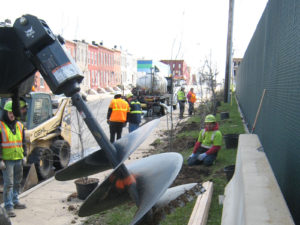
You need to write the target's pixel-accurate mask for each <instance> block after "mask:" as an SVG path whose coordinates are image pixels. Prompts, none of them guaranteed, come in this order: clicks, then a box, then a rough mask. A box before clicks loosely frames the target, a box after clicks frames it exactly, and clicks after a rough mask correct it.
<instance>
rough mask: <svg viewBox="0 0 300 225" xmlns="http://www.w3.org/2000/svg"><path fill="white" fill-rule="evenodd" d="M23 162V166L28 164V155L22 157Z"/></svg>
mask: <svg viewBox="0 0 300 225" xmlns="http://www.w3.org/2000/svg"><path fill="white" fill-rule="evenodd" d="M22 164H23V166H24V165H27V158H26V157H24V158H23V159H22Z"/></svg>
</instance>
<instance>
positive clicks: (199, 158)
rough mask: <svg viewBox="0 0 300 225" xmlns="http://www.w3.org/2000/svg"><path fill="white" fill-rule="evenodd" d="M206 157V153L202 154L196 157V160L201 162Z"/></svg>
mask: <svg viewBox="0 0 300 225" xmlns="http://www.w3.org/2000/svg"><path fill="white" fill-rule="evenodd" d="M206 156H207V154H206V153H202V154H200V155H199V156H198V160H200V161H202V160H203V159H204V158H205V157H206Z"/></svg>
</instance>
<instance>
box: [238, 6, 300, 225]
mask: <svg viewBox="0 0 300 225" xmlns="http://www.w3.org/2000/svg"><path fill="white" fill-rule="evenodd" d="M236 81H237V89H236V94H237V98H238V101H239V104H240V108H241V110H242V112H243V114H244V116H245V120H246V122H247V126H248V128H249V130H252V128H253V125H254V121H255V117H256V113H257V110H258V107H259V103H260V100H261V97H262V94H263V91H264V89H265V90H266V92H265V96H264V99H263V102H262V107H261V111H260V114H259V117H258V120H257V123H256V127H255V130H254V132H253V133H255V134H258V136H259V138H260V141H261V143H262V145H263V147H264V151H265V152H266V155H267V157H268V160H269V162H270V164H271V166H272V169H273V171H274V174H275V176H276V179H277V181H278V183H279V185H280V188H281V191H282V192H283V195H284V197H285V200H286V202H287V204H288V207H289V209H290V211H291V213H292V216H293V218H294V221H295V223H296V224H300V1H299V0H269V2H268V4H267V6H266V9H265V11H264V13H263V15H262V17H261V19H260V22H259V24H258V25H257V28H256V31H255V33H254V35H253V37H252V39H251V41H250V43H249V46H248V48H247V51H246V53H245V55H244V58H243V61H242V63H241V65H240V67H239V70H238V74H237V79H236Z"/></svg>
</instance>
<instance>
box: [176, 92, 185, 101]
mask: <svg viewBox="0 0 300 225" xmlns="http://www.w3.org/2000/svg"><path fill="white" fill-rule="evenodd" d="M177 98H178V101H185V100H186V97H185V94H184V92H183V91H178V92H177Z"/></svg>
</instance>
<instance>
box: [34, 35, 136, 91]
mask: <svg viewBox="0 0 300 225" xmlns="http://www.w3.org/2000/svg"><path fill="white" fill-rule="evenodd" d="M65 47H66V48H67V50H68V52H69V53H70V54H71V56H72V57H73V59H74V60H75V62H76V64H77V66H78V67H79V68H80V70H81V71H82V73H83V76H84V79H83V81H82V83H81V90H82V91H84V92H89V91H90V90H95V91H96V92H97V91H99V90H100V88H104V89H105V88H107V87H116V86H118V85H122V84H123V85H126V84H127V83H133V82H134V81H133V80H132V79H127V77H128V78H135V77H136V73H137V72H136V70H137V68H136V66H134V61H135V65H136V60H134V59H132V55H130V54H125V56H124V54H123V57H125V58H126V55H129V58H130V61H131V64H133V66H130V68H131V70H130V71H128V70H127V69H126V70H125V71H122V72H121V67H122V68H123V66H122V65H121V51H120V50H117V49H116V47H115V48H112V49H109V48H107V47H104V46H103V44H102V43H99V44H96V43H95V42H92V44H89V43H87V42H85V41H77V40H75V41H68V40H66V41H65ZM127 61H128V60H127ZM125 63H126V60H125ZM127 64H128V63H127ZM127 67H128V65H127V66H126V67H125V68H127ZM122 77H123V80H122ZM124 78H126V79H124ZM124 82H125V83H124ZM34 85H35V90H36V91H40V92H48V93H50V92H51V90H50V89H49V87H48V85H47V84H46V83H45V81H44V79H43V77H42V76H41V75H40V73H39V72H37V73H36V74H35V83H34Z"/></svg>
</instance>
